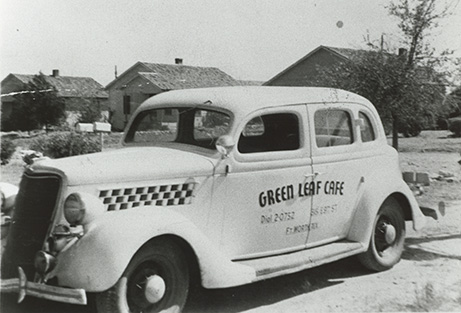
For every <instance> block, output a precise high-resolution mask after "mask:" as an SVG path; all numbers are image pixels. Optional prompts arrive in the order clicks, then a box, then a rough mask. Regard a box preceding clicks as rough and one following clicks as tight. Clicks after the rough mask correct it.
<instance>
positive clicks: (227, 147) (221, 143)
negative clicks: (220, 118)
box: [216, 135, 235, 158]
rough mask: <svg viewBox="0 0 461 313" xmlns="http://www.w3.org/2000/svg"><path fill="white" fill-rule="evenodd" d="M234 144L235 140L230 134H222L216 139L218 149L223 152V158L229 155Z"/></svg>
mask: <svg viewBox="0 0 461 313" xmlns="http://www.w3.org/2000/svg"><path fill="white" fill-rule="evenodd" d="M234 146H235V142H234V140H233V139H232V137H231V136H229V135H224V136H221V137H219V138H218V140H217V141H216V150H218V152H219V153H221V155H222V156H223V158H226V157H228V156H229V153H230V152H231V151H232V148H234Z"/></svg>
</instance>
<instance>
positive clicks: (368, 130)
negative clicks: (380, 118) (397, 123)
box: [359, 112, 376, 142]
mask: <svg viewBox="0 0 461 313" xmlns="http://www.w3.org/2000/svg"><path fill="white" fill-rule="evenodd" d="M359 118H360V119H362V120H363V125H361V126H360V134H361V137H362V142H368V141H373V140H375V139H376V136H375V131H374V130H373V125H372V124H371V120H370V118H369V117H368V116H367V115H366V114H365V113H363V112H359Z"/></svg>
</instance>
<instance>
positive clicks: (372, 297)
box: [0, 132, 461, 313]
mask: <svg viewBox="0 0 461 313" xmlns="http://www.w3.org/2000/svg"><path fill="white" fill-rule="evenodd" d="M400 145H401V150H402V151H403V152H402V153H400V164H401V168H402V170H403V171H418V172H427V173H429V175H430V176H431V177H432V178H433V179H432V181H431V185H430V186H429V187H425V190H424V193H423V195H421V196H419V197H418V198H417V199H418V201H420V202H421V203H425V204H428V205H436V204H437V203H438V202H439V201H445V203H446V215H445V216H444V217H442V218H441V219H439V220H437V221H436V220H432V219H429V218H427V225H426V227H425V229H424V230H423V231H420V232H415V231H414V230H412V226H411V223H410V222H407V224H406V227H407V239H406V243H405V251H404V253H403V255H402V260H401V261H400V263H398V264H397V265H396V266H395V267H394V268H392V269H391V270H389V271H386V272H381V273H372V272H369V271H367V270H365V269H364V268H363V267H361V266H360V264H359V263H358V262H357V261H356V259H355V258H354V257H352V258H348V259H344V260H340V261H337V262H334V263H331V264H327V265H323V266H320V267H318V268H314V269H310V270H306V271H303V272H300V273H296V274H292V275H288V276H284V277H279V278H275V279H270V280H267V281H262V282H258V283H255V284H251V285H246V286H241V287H235V288H229V289H223V290H202V291H200V292H199V293H198V294H197V295H196V296H195V298H193V299H191V301H190V302H189V303H188V305H187V307H186V310H185V312H186V313H187V312H188V313H196V312H197V313H198V312H207V313H219V312H229V313H234V312H235V313H237V312H252V313H263V312H264V313H267V312H269V313H278V312H400V311H407V312H408V311H412V312H428V311H429V312H433V311H442V312H461V182H460V181H461V165H460V164H458V161H459V160H461V156H460V152H461V139H459V140H458V139H452V138H449V137H447V133H446V132H423V134H422V135H421V136H419V137H417V138H409V139H401V142H400ZM15 162H16V161H14V162H12V164H10V165H8V166H6V167H5V166H2V179H1V180H2V181H5V180H4V178H5V177H6V178H7V179H8V180H6V181H11V182H14V181H16V180H17V181H19V178H17V177H15V174H12V173H15V172H16V173H17V168H18V167H19V168H20V166H21V165H20V163H19V165H18V164H16V163H15ZM15 167H16V169H15ZM4 174H6V175H4ZM442 174H443V175H442ZM16 175H17V174H16ZM3 300H4V301H2V304H1V307H0V312H73V313H84V312H91V311H92V310H91V309H90V308H89V307H80V306H73V305H66V304H59V303H52V302H47V301H41V300H37V299H32V298H29V299H26V301H25V303H23V304H22V305H21V306H19V307H17V306H13V305H12V302H11V300H8V299H3Z"/></svg>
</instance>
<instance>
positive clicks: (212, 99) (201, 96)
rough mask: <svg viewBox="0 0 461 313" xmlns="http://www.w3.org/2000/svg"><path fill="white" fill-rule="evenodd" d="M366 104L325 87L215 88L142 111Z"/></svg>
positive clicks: (172, 94) (166, 96)
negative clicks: (180, 107)
mask: <svg viewBox="0 0 461 313" xmlns="http://www.w3.org/2000/svg"><path fill="white" fill-rule="evenodd" d="M331 102H333V103H335V102H341V103H363V104H367V105H368V104H369V105H370V106H371V104H370V102H369V101H368V100H367V99H365V98H363V97H362V96H359V95H357V94H354V93H351V92H348V91H344V90H341V89H334V88H321V87H269V86H249V87H248V86H246V87H240V86H237V87H215V88H196V89H183V90H174V91H168V92H164V93H161V94H159V95H156V96H153V97H151V98H149V99H148V100H146V101H145V102H144V103H143V104H142V105H141V107H140V109H139V110H145V109H150V108H154V107H175V106H190V105H197V106H206V107H210V108H211V107H216V108H221V109H224V110H228V111H231V112H233V113H234V114H236V115H246V114H248V113H251V112H253V111H256V110H258V109H263V108H269V107H275V106H281V105H291V104H304V103H305V104H309V103H331Z"/></svg>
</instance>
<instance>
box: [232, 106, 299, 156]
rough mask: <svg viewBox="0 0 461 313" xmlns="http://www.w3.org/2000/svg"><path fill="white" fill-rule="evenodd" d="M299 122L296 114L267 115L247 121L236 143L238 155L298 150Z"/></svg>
mask: <svg viewBox="0 0 461 313" xmlns="http://www.w3.org/2000/svg"><path fill="white" fill-rule="evenodd" d="M299 147H300V143H299V120H298V116H297V115H296V114H292V113H278V114H267V115H261V116H258V117H256V118H253V119H252V120H251V121H249V122H248V123H247V124H246V125H245V127H244V129H243V131H242V133H241V134H240V138H239V141H238V145H237V148H238V151H239V152H240V153H258V152H269V151H286V150H296V149H299Z"/></svg>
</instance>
